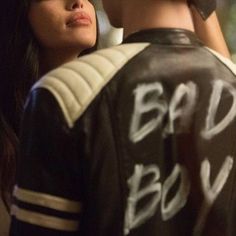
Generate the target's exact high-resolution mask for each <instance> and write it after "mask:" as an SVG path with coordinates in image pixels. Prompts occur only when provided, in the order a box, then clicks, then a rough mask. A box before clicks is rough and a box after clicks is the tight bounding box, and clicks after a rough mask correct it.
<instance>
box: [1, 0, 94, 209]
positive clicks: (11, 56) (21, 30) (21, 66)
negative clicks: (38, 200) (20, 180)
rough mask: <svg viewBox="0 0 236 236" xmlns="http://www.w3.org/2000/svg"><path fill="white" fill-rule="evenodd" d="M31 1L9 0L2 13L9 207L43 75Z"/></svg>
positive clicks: (4, 168)
mask: <svg viewBox="0 0 236 236" xmlns="http://www.w3.org/2000/svg"><path fill="white" fill-rule="evenodd" d="M30 1H31V0H6V1H4V6H3V8H2V9H3V11H2V13H1V16H0V17H1V19H0V20H1V21H0V35H1V37H2V38H1V43H0V193H1V197H2V199H3V202H4V203H5V205H6V207H7V209H8V210H9V206H10V204H11V192H12V189H13V185H14V183H15V167H16V159H17V155H18V143H19V140H18V137H19V130H20V122H21V117H22V113H23V106H24V102H25V100H26V97H27V94H28V92H29V90H30V88H31V86H32V85H33V84H34V82H35V81H36V80H37V79H38V78H39V57H38V51H39V45H38V43H37V40H36V39H35V37H34V34H33V32H32V30H31V27H30V24H29V21H28V10H29V6H30ZM95 49H96V47H94V48H92V49H90V50H89V51H90V52H91V50H95Z"/></svg>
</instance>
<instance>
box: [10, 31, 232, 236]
mask: <svg viewBox="0 0 236 236" xmlns="http://www.w3.org/2000/svg"><path fill="white" fill-rule="evenodd" d="M235 72H236V67H235V66H234V64H233V63H232V62H231V61H229V60H227V59H225V58H223V57H221V56H220V55H219V54H217V53H216V52H214V51H211V50H210V49H208V48H206V47H204V46H203V45H202V43H201V42H200V41H199V40H198V39H197V38H196V36H195V35H194V34H193V33H191V32H189V31H186V30H182V29H151V30H146V31H142V32H138V33H135V34H133V35H130V36H129V37H128V38H127V39H126V40H125V41H124V43H123V44H122V45H119V46H116V47H114V48H111V49H105V50H101V51H97V52H95V53H94V54H92V55H89V56H85V57H82V58H81V59H79V60H78V61H73V62H70V63H68V64H65V65H63V66H62V67H60V68H58V69H56V70H54V71H52V72H50V73H49V74H48V75H46V76H45V77H44V78H43V79H42V80H40V81H39V82H38V84H36V85H35V86H34V88H33V89H32V91H31V93H30V96H29V99H28V101H27V104H26V108H25V115H24V119H23V129H22V135H21V137H22V139H21V158H20V160H19V162H18V177H17V185H16V188H15V191H14V197H15V204H14V205H13V207H12V214H13V221H12V227H11V235H17V236H23V235H24V236H38V235H41V234H44V235H45V236H46V235H50V236H51V235H57V236H60V235H83V236H121V235H130V236H141V235H148V236H157V235H162V236H164V235H165V236H169V235H180V236H190V235H194V236H197V235H206V236H217V235H219V236H226V235H227V236H235V235H236V227H235V225H234V223H235V221H236V192H235V190H236V182H235V174H236V170H235V167H236V165H235V149H236V145H235V144H236V85H235V81H236V80H235Z"/></svg>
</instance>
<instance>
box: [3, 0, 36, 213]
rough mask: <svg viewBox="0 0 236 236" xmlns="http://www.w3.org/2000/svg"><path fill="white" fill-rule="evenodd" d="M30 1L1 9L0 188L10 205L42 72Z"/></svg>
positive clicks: (12, 2) (11, 0) (9, 3)
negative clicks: (30, 102)
mask: <svg viewBox="0 0 236 236" xmlns="http://www.w3.org/2000/svg"><path fill="white" fill-rule="evenodd" d="M29 4H30V2H29V1H27V0H7V1H4V7H3V8H2V13H1V23H0V31H1V43H0V191H1V196H2V199H3V201H4V203H5V205H6V207H7V208H8V209H9V205H10V203H11V191H12V188H13V185H14V182H15V166H16V157H17V153H18V135H19V129H20V120H21V116H22V112H23V105H24V102H25V99H26V96H27V93H28V92H29V89H30V87H31V86H32V85H33V83H34V82H35V81H36V80H37V79H38V76H39V74H38V73H39V61H38V44H37V41H36V39H35V38H34V35H33V33H32V31H31V29H30V25H29V21H28V9H29Z"/></svg>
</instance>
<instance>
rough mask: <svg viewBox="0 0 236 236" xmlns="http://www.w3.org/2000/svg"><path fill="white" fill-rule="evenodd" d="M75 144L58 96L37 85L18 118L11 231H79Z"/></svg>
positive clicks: (29, 234)
mask: <svg viewBox="0 0 236 236" xmlns="http://www.w3.org/2000/svg"><path fill="white" fill-rule="evenodd" d="M75 143H76V138H75V135H74V132H73V128H71V127H69V126H68V124H67V123H66V121H65V118H64V116H63V112H62V110H61V108H60V107H59V105H58V103H57V101H56V99H55V98H54V97H53V95H52V94H51V93H50V92H49V91H48V90H46V89H43V88H38V89H35V90H34V91H33V92H32V93H31V95H30V97H29V99H28V101H27V104H26V107H25V113H24V118H23V121H22V132H21V143H20V155H19V158H18V163H17V183H16V185H15V188H14V193H13V196H14V203H13V205H12V209H11V213H12V224H11V230H10V235H11V236H16V235H17V236H23V235H24V236H32V235H33V236H38V235H40V236H41V235H44V236H47V235H50V236H54V235H56V236H60V235H63V236H67V235H78V228H79V219H80V216H81V209H82V203H81V201H82V200H81V190H80V189H79V188H78V186H79V180H80V171H79V165H78V163H79V160H78V159H79V157H78V153H77V151H76V148H75Z"/></svg>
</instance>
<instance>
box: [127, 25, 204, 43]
mask: <svg viewBox="0 0 236 236" xmlns="http://www.w3.org/2000/svg"><path fill="white" fill-rule="evenodd" d="M135 42H149V43H153V44H166V45H172V44H173V45H202V42H201V41H200V40H199V39H198V38H197V36H196V34H195V33H193V32H192V31H189V30H185V29H177V28H157V29H147V30H142V31H138V32H135V33H133V34H131V35H129V36H128V37H127V38H126V39H125V40H124V41H123V43H135Z"/></svg>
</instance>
